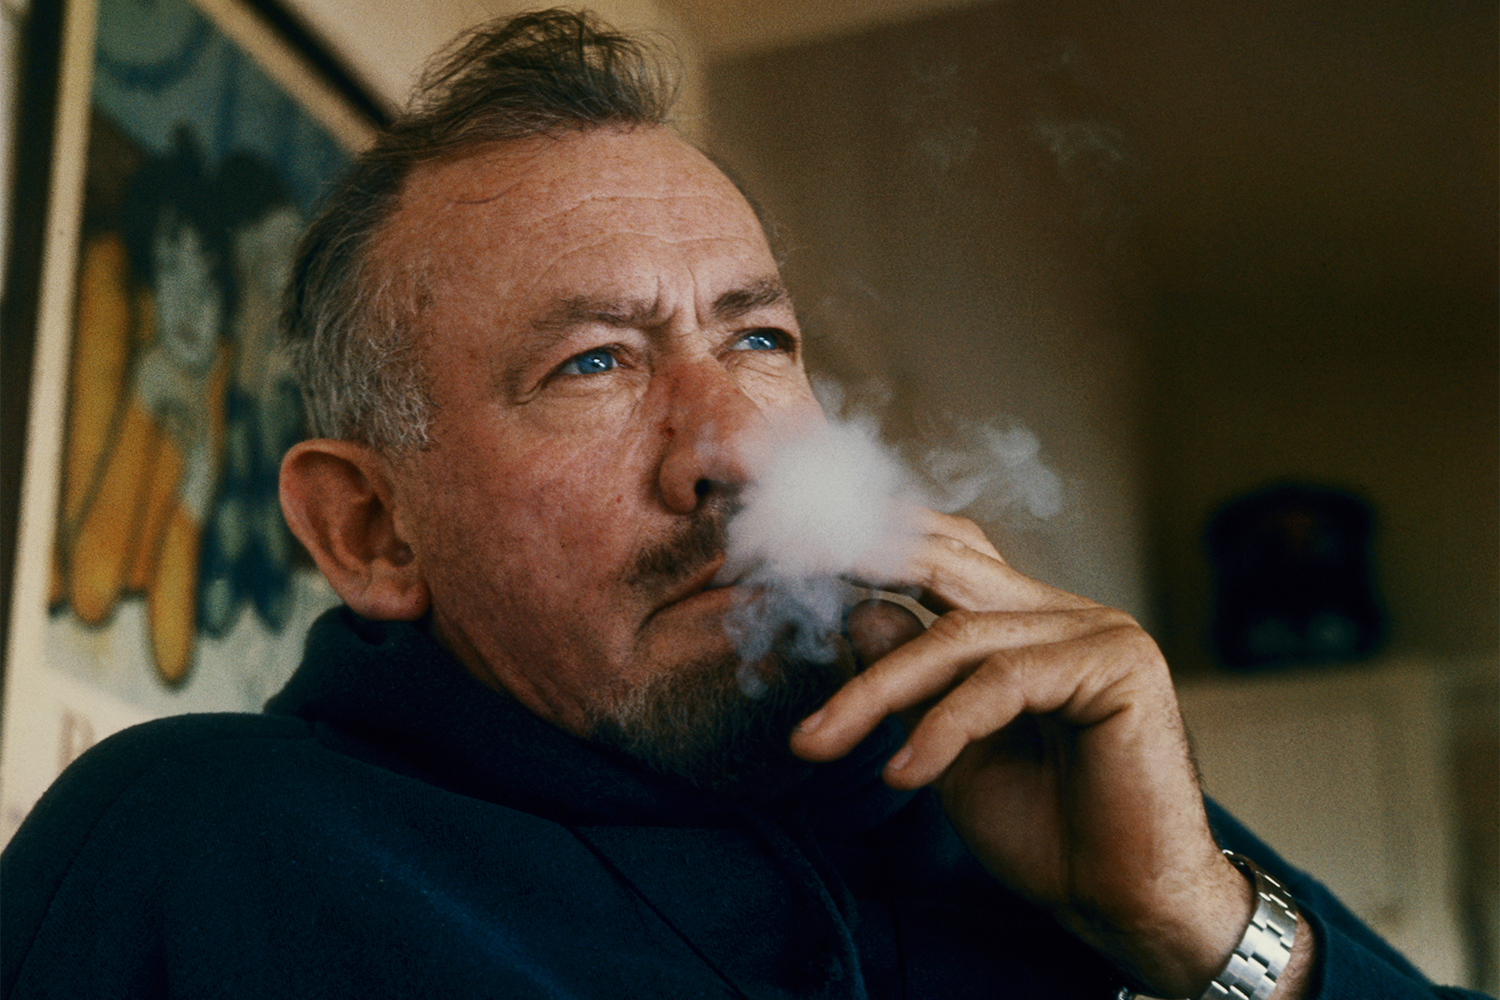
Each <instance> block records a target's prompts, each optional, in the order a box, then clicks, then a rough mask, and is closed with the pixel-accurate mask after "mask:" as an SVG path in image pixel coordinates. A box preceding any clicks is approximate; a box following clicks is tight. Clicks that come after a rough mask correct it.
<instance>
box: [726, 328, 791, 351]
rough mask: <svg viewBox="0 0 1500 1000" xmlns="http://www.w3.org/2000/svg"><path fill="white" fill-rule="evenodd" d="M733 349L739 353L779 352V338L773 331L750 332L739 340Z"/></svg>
mask: <svg viewBox="0 0 1500 1000" xmlns="http://www.w3.org/2000/svg"><path fill="white" fill-rule="evenodd" d="M735 347H736V348H737V349H738V350H741V351H779V350H781V338H780V337H778V336H777V335H776V332H775V331H774V330H751V331H750V332H749V333H747V334H745V335H744V336H743V337H741V338H740V339H739V342H738V343H736V344H735Z"/></svg>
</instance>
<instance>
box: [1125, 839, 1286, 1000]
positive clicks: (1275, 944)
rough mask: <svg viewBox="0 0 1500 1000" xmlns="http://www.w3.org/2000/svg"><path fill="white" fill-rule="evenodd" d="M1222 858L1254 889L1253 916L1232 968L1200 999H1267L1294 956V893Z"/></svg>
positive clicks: (1239, 861) (1240, 862)
mask: <svg viewBox="0 0 1500 1000" xmlns="http://www.w3.org/2000/svg"><path fill="white" fill-rule="evenodd" d="M1224 856H1225V857H1227V858H1228V859H1229V860H1230V862H1232V863H1233V864H1234V866H1235V867H1236V868H1238V869H1239V870H1240V871H1242V872H1244V873H1245V876H1246V877H1247V878H1249V879H1250V880H1251V882H1253V883H1254V885H1255V913H1254V914H1252V915H1251V917H1250V926H1248V927H1246V928H1245V936H1244V937H1242V938H1240V943H1239V944H1237V945H1235V946H1234V952H1233V953H1232V954H1231V955H1230V956H1229V964H1227V965H1225V966H1224V971H1222V972H1220V973H1219V974H1218V975H1217V976H1215V977H1214V981H1213V982H1212V983H1209V985H1208V990H1207V991H1206V992H1204V994H1203V995H1202V996H1201V997H1199V1000H1267V998H1268V997H1270V995H1271V993H1272V991H1274V990H1275V989H1276V980H1278V979H1280V978H1281V970H1283V969H1285V968H1286V963H1287V959H1289V958H1290V957H1291V955H1292V943H1293V942H1294V941H1295V940H1296V938H1297V904H1296V903H1294V902H1293V901H1292V896H1291V893H1289V892H1287V891H1286V888H1285V887H1284V886H1283V885H1282V884H1281V883H1280V882H1278V881H1276V880H1275V879H1274V878H1272V877H1271V876H1269V875H1267V874H1266V873H1265V872H1263V871H1261V870H1260V866H1259V865H1257V864H1256V863H1255V862H1254V861H1251V860H1250V859H1249V858H1247V857H1245V856H1244V855H1243V854H1236V853H1234V852H1233V851H1225V852H1224ZM1137 996H1138V994H1136V993H1134V992H1132V991H1131V990H1129V989H1121V990H1120V991H1119V993H1118V994H1116V1000H1135V998H1136V997H1137Z"/></svg>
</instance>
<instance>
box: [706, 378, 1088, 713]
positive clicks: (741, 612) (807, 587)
mask: <svg viewBox="0 0 1500 1000" xmlns="http://www.w3.org/2000/svg"><path fill="white" fill-rule="evenodd" d="M830 409H834V408H833V407H830ZM926 436H927V438H928V440H929V444H927V445H926V446H924V447H920V448H916V449H907V450H906V451H905V452H902V451H898V450H897V449H895V448H893V447H891V446H889V445H886V444H884V443H883V442H882V441H881V440H880V435H879V433H878V427H877V425H876V423H875V421H874V420H873V419H872V418H868V417H857V418H854V419H851V420H831V421H830V423H829V424H828V426H827V427H822V428H818V429H816V430H812V431H807V432H804V433H800V434H798V435H796V436H794V437H790V438H787V439H783V440H780V441H778V442H777V443H776V444H775V446H773V447H771V448H769V449H767V450H766V451H765V454H764V456H763V457H762V459H761V460H760V462H759V463H758V468H757V470H756V476H755V480H754V482H753V484H752V485H750V486H749V487H747V489H746V491H745V493H744V495H743V497H742V500H743V507H742V508H741V509H740V511H739V513H738V514H737V515H736V516H735V517H734V519H733V520H732V521H731V522H730V524H729V531H728V557H727V560H726V562H725V566H724V570H723V572H722V573H721V574H720V579H721V580H724V581H726V582H727V581H728V580H737V581H738V582H739V583H740V584H741V586H742V587H743V590H742V593H744V594H746V595H747V596H746V597H745V599H744V601H743V602H742V603H741V604H740V605H739V606H738V607H737V608H736V609H735V610H734V611H733V612H732V613H731V614H730V616H729V617H728V619H727V620H726V628H727V629H728V630H729V632H730V635H731V637H732V638H733V639H734V640H735V642H736V644H737V646H738V648H739V653H740V657H741V660H742V662H744V663H745V664H746V666H745V667H744V668H742V670H741V671H740V683H741V687H742V689H743V690H744V691H745V693H746V694H747V695H750V696H752V697H755V696H757V695H758V694H759V691H760V681H759V679H758V676H757V674H756V670H755V666H754V665H755V664H756V663H758V662H759V661H761V660H762V659H763V658H764V657H765V656H766V655H767V654H769V653H770V652H771V650H772V648H773V646H774V647H775V648H777V649H778V650H779V651H781V652H782V653H783V654H784V655H788V656H791V657H793V658H797V659H807V660H815V661H820V662H827V661H829V660H831V659H832V658H833V657H834V656H835V655H836V646H835V638H836V636H837V633H838V631H839V627H840V625H841V622H842V617H843V613H844V610H845V608H846V607H847V606H848V603H849V598H850V594H851V593H852V585H851V582H850V581H853V580H857V581H859V583H860V584H863V585H866V586H874V587H881V586H899V585H900V583H901V579H900V577H901V570H902V567H903V566H904V565H905V563H906V560H907V557H908V556H909V555H910V553H911V551H912V548H913V546H914V545H915V544H916V542H917V530H918V529H917V527H916V524H917V522H916V511H917V509H918V508H919V507H929V508H932V509H935V510H939V511H942V512H945V513H957V512H960V511H966V512H970V513H972V514H974V515H976V516H979V517H982V518H986V519H993V518H996V517H998V516H1001V515H1002V514H1004V513H1005V512H1006V511H1007V510H1008V509H1011V508H1015V507H1020V508H1023V509H1025V510H1026V511H1028V512H1029V513H1030V514H1031V515H1032V516H1034V517H1038V518H1048V517H1051V516H1052V515H1054V514H1056V513H1057V512H1058V511H1059V510H1060V509H1061V506H1062V489H1061V483H1060V481H1059V479H1058V477H1057V474H1056V473H1054V472H1053V471H1052V470H1051V469H1049V468H1047V467H1046V466H1045V465H1044V464H1043V463H1042V461H1041V459H1040V456H1039V451H1040V447H1039V444H1038V442H1037V439H1036V436H1035V435H1034V434H1032V433H1031V432H1030V431H1029V430H1026V429H1025V428H1024V427H1011V428H1009V429H1000V428H996V427H994V426H991V425H988V424H982V423H976V422H972V421H962V420H958V419H956V418H949V419H948V420H946V421H942V422H938V421H931V422H930V423H929V427H928V434H927V435H926Z"/></svg>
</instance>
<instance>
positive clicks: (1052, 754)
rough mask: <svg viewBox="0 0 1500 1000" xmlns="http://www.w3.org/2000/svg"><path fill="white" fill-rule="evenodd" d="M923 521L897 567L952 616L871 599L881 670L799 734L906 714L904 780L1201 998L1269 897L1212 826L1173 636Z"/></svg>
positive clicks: (1129, 959)
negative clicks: (1167, 642)
mask: <svg viewBox="0 0 1500 1000" xmlns="http://www.w3.org/2000/svg"><path fill="white" fill-rule="evenodd" d="M922 529H923V530H924V531H925V532H926V534H925V536H924V537H923V538H922V539H921V540H920V541H919V543H918V544H917V546H916V547H915V550H914V551H913V553H912V555H911V557H910V558H909V560H908V562H907V566H906V568H905V571H904V572H903V574H902V577H903V578H902V579H900V580H895V581H883V582H885V583H888V584H903V585H911V586H916V587H917V588H919V590H920V598H919V600H920V601H921V603H922V604H923V605H924V606H925V607H926V608H928V609H929V610H931V611H932V612H934V613H935V614H937V615H938V616H939V617H938V618H937V620H936V621H934V622H933V623H932V625H931V627H930V628H927V629H925V630H924V629H923V628H922V627H921V624H920V622H919V621H918V620H917V619H916V617H915V616H914V615H912V614H911V613H910V612H908V611H906V610H905V609H903V608H900V607H898V606H897V605H895V604H891V603H888V602H878V601H876V602H868V603H866V604H865V605H861V606H860V607H859V608H857V609H855V611H854V612H853V613H852V614H851V617H850V623H849V630H850V635H851V640H852V641H853V643H854V646H855V649H856V651H857V652H858V653H859V655H860V658H861V659H862V660H863V662H864V663H866V664H867V668H866V669H865V670H864V671H863V672H862V673H860V674H859V675H858V676H856V677H855V678H854V679H853V680H851V681H850V682H849V683H848V684H847V685H845V686H844V687H843V688H842V689H841V690H840V691H839V692H838V693H836V694H835V695H834V696H833V697H832V698H831V699H830V700H829V701H828V703H827V704H826V705H825V706H824V707H823V708H822V709H821V710H820V711H818V712H816V713H814V714H813V715H812V716H811V717H809V718H808V719H807V720H806V721H805V722H804V723H803V724H802V725H801V726H800V727H799V728H798V730H797V731H796V732H795V733H794V734H793V736H792V749H793V750H794V752H796V753H797V754H798V755H800V756H802V757H804V758H807V759H809V760H829V759H833V758H836V757H839V756H842V755H843V754H845V753H847V752H848V751H849V750H851V749H852V748H853V747H854V746H855V745H856V744H857V743H858V742H859V741H860V740H861V739H863V738H864V737H865V736H866V735H868V734H869V733H870V732H871V731H872V730H873V729H874V728H875V726H876V725H877V724H878V723H879V722H880V720H881V719H883V718H884V717H886V716H887V715H891V714H898V715H901V716H902V717H903V719H905V721H906V722H907V724H908V728H909V729H910V737H909V739H908V741H907V743H906V744H905V746H903V747H902V749H901V750H900V751H899V752H898V753H897V754H896V755H895V756H894V757H893V758H892V759H891V761H890V762H889V763H888V765H887V767H886V771H885V779H886V781H887V782H888V783H890V784H891V785H893V786H895V787H898V788H915V787H917V786H919V785H924V784H928V783H931V784H933V785H934V786H935V787H936V789H937V791H938V793H939V795H940V797H941V799H942V802H943V805H944V807H945V809H946V810H947V813H948V816H949V818H950V819H951V820H952V822H953V824H954V826H955V828H956V829H957V830H958V832H959V834H960V836H962V837H963V838H964V840H965V841H966V842H967V843H968V845H969V847H970V849H971V850H973V851H974V853H975V855H976V856H977V857H978V858H979V860H980V861H981V862H982V863H983V864H984V865H985V866H986V867H987V868H988V869H989V870H990V871H991V872H992V873H993V874H994V875H995V876H996V877H997V878H999V879H1001V880H1002V881H1003V882H1004V883H1005V884H1006V885H1008V886H1010V887H1011V888H1012V889H1014V890H1015V891H1017V892H1019V893H1021V894H1022V895H1024V896H1026V897H1028V898H1030V899H1032V900H1034V901H1036V902H1038V903H1040V904H1042V905H1043V906H1045V907H1046V908H1048V909H1049V910H1050V911H1051V912H1052V913H1053V914H1054V915H1055V916H1056V917H1057V918H1058V919H1059V920H1060V921H1061V922H1062V923H1063V924H1064V925H1065V926H1067V927H1068V928H1069V929H1071V930H1072V931H1073V933H1075V934H1077V935H1078V936H1079V937H1080V938H1082V939H1083V940H1085V941H1086V942H1088V943H1089V944H1090V945H1092V946H1093V947H1095V948H1096V949H1098V950H1100V951H1101V952H1103V953H1104V954H1105V955H1107V956H1108V957H1110V958H1111V959H1112V960H1113V961H1114V962H1115V963H1116V964H1117V965H1118V966H1119V967H1120V968H1121V969H1122V970H1124V971H1126V972H1127V973H1129V974H1130V975H1132V976H1133V977H1134V978H1136V979H1137V980H1139V982H1140V983H1141V984H1142V985H1144V986H1146V987H1147V988H1148V989H1149V990H1150V991H1152V992H1153V993H1154V995H1159V996H1164V997H1181V996H1193V997H1196V996H1198V995H1200V994H1201V993H1202V992H1203V990H1204V989H1206V988H1207V986H1208V983H1209V981H1210V980H1211V979H1212V978H1213V977H1214V976H1215V975H1216V974H1217V973H1218V971H1219V970H1220V968H1222V967H1223V965H1224V962H1225V961H1226V959H1227V958H1228V956H1229V953H1230V951H1231V950H1232V949H1233V947H1234V945H1235V944H1236V943H1237V942H1238V940H1239V938H1240V935H1241V933H1242V932H1243V931H1244V928H1245V925H1246V923H1247V921H1248V918H1249V915H1250V911H1251V909H1252V903H1251V895H1252V894H1251V889H1250V885H1249V883H1248V882H1247V881H1246V879H1245V877H1244V876H1243V875H1242V874H1240V872H1239V871H1238V870H1237V869H1235V868H1234V866H1233V865H1231V864H1230V863H1229V861H1228V860H1227V859H1226V858H1225V857H1224V856H1223V855H1222V854H1221V853H1220V851H1219V849H1218V847H1217V845H1216V844H1215V843H1214V840H1213V837H1212V835H1211V834H1210V833H1209V829H1208V820H1207V817H1206V816H1205V814H1204V810H1203V801H1202V796H1201V793H1200V791H1199V787H1198V781H1197V776H1196V773H1195V771H1194V768H1193V764H1192V761H1191V759H1190V757H1189V754H1188V747H1187V739H1186V736H1185V734H1184V731H1183V725H1182V718H1181V716H1180V715H1179V713H1178V709H1177V699H1176V695H1175V694H1174V692H1173V690H1172V682H1171V678H1170V676H1169V675H1168V672H1167V666H1166V662H1165V661H1164V660H1163V658H1162V656H1161V653H1160V651H1159V650H1158V649H1157V647H1156V644H1155V643H1154V642H1153V641H1152V640H1151V638H1150V637H1149V636H1147V635H1146V633H1145V632H1143V631H1142V630H1141V628H1140V627H1139V626H1138V625H1137V624H1136V623H1135V621H1134V620H1133V619H1131V618H1130V616H1128V615H1126V614H1124V613H1123V612H1120V611H1114V610H1111V609H1109V608H1105V607H1101V606H1100V605H1097V604H1094V603H1093V602H1091V601H1087V600H1085V599H1083V598H1080V597H1076V596H1074V595H1071V594H1067V593H1064V592H1063V591H1060V590H1056V589H1054V588H1052V587H1048V586H1046V585H1045V584H1041V583H1038V582H1037V581H1035V580H1032V579H1029V578H1027V577H1026V576H1023V575H1022V574H1020V573H1018V572H1016V571H1015V570H1014V569H1012V568H1011V567H1010V566H1008V565H1007V564H1006V563H1005V560H1004V559H1002V558H1001V557H1000V554H999V552H997V551H996V550H995V547H994V546H993V545H991V544H990V542H989V540H988V539H987V538H985V536H984V534H983V533H982V532H981V531H980V530H979V528H978V527H977V526H976V525H974V524H973V523H972V522H970V521H967V520H964V519H962V518H957V517H950V516H946V515H941V514H936V513H931V512H925V513H924V514H923V523H922ZM1303 937H1304V939H1305V935H1304V936H1303ZM1299 943H1301V942H1299ZM1300 950H1305V945H1304V947H1303V949H1300ZM1299 964H1301V963H1299ZM1289 971H1291V970H1289ZM1292 985H1293V984H1292V983H1290V982H1283V983H1282V984H1281V986H1280V988H1278V992H1277V995H1278V997H1281V996H1286V997H1292V996H1296V995H1298V992H1297V991H1290V990H1288V987H1291V986H1292Z"/></svg>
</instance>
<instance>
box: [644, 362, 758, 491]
mask: <svg viewBox="0 0 1500 1000" xmlns="http://www.w3.org/2000/svg"><path fill="white" fill-rule="evenodd" d="M663 375H664V376H665V378H664V379H663V381H664V383H665V385H664V391H665V392H666V393H667V398H666V400H665V405H664V406H663V408H662V410H661V411H660V412H661V413H662V416H661V418H660V420H661V423H660V425H659V429H660V433H661V436H662V439H663V451H662V460H661V470H660V486H661V492H662V498H663V500H664V501H665V502H666V505H667V507H668V509H669V510H671V511H672V512H673V513H676V514H691V513H692V512H693V511H695V510H697V509H698V508H699V507H700V506H702V505H703V504H704V503H706V502H709V501H711V500H724V499H732V498H733V497H734V496H736V495H737V494H738V493H739V492H740V490H742V489H743V488H744V487H745V486H746V485H747V484H748V483H749V482H750V479H751V477H752V475H753V472H752V465H753V456H754V454H755V452H756V449H757V447H758V446H759V445H760V444H762V443H763V442H764V438H765V435H766V432H767V430H768V424H767V420H766V415H765V414H764V413H763V412H762V410H761V408H760V406H759V405H758V404H757V403H756V402H755V401H754V400H753V399H751V398H750V397H749V396H747V395H746V394H745V392H744V390H743V389H742V388H741V387H740V385H739V383H738V382H736V381H735V379H734V376H733V375H732V374H730V372H729V371H727V370H726V369H725V368H724V366H723V365H722V364H720V363H719V362H718V361H716V360H713V359H702V360H694V361H684V362H678V363H675V364H673V365H672V366H671V368H670V369H669V370H668V371H666V372H664V373H663Z"/></svg>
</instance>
